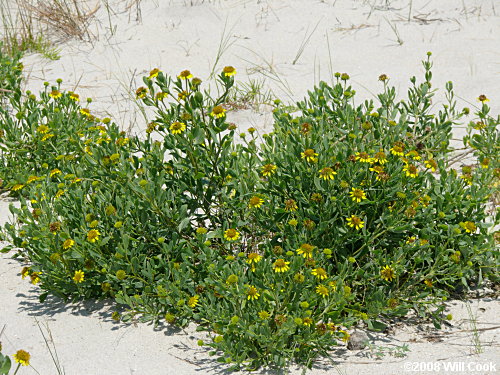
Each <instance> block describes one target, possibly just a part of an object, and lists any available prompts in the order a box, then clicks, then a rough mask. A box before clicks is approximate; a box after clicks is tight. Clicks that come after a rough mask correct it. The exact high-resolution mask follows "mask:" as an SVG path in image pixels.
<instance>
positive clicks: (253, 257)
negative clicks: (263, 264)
mask: <svg viewBox="0 0 500 375" xmlns="http://www.w3.org/2000/svg"><path fill="white" fill-rule="evenodd" d="M247 258H248V259H247V263H248V264H252V263H253V264H256V263H258V262H260V261H261V259H262V256H260V255H259V254H257V253H250V254H248V255H247Z"/></svg>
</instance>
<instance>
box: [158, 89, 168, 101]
mask: <svg viewBox="0 0 500 375" xmlns="http://www.w3.org/2000/svg"><path fill="white" fill-rule="evenodd" d="M166 97H168V92H163V91H160V92H157V93H156V100H163V99H165V98H166Z"/></svg>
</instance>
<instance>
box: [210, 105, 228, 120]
mask: <svg viewBox="0 0 500 375" xmlns="http://www.w3.org/2000/svg"><path fill="white" fill-rule="evenodd" d="M225 115H226V110H225V109H224V108H223V107H222V106H220V105H216V106H215V107H214V108H213V109H212V112H210V116H212V117H215V118H222V117H224V116H225Z"/></svg>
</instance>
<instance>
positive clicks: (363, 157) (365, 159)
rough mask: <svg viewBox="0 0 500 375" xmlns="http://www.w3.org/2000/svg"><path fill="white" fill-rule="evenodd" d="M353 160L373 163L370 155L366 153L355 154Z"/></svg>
mask: <svg viewBox="0 0 500 375" xmlns="http://www.w3.org/2000/svg"><path fill="white" fill-rule="evenodd" d="M355 160H356V161H359V162H361V163H371V162H372V161H373V159H372V158H371V157H370V155H368V154H367V153H366V152H356V157H355Z"/></svg>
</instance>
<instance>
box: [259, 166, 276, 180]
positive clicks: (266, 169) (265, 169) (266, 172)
mask: <svg viewBox="0 0 500 375" xmlns="http://www.w3.org/2000/svg"><path fill="white" fill-rule="evenodd" d="M274 172H276V166H275V165H274V164H266V165H263V166H262V167H261V173H262V176H264V177H268V176H270V175H272V174H273V173H274Z"/></svg>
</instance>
